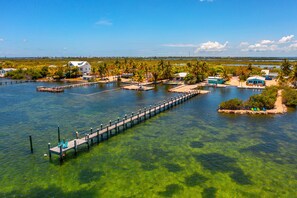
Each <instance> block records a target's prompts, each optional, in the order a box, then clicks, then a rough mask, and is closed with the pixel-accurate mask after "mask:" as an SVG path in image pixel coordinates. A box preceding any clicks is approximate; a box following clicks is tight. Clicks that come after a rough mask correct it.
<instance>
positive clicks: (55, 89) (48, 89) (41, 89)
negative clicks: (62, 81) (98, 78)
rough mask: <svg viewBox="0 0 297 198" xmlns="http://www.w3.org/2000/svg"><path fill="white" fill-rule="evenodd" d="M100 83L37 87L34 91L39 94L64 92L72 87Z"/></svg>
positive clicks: (90, 83)
mask: <svg viewBox="0 0 297 198" xmlns="http://www.w3.org/2000/svg"><path fill="white" fill-rule="evenodd" d="M99 83H101V82H86V83H78V84H71V85H63V86H56V87H37V88H36V91H39V92H52V93H56V92H64V89H69V88H74V87H83V86H90V85H95V84H99Z"/></svg>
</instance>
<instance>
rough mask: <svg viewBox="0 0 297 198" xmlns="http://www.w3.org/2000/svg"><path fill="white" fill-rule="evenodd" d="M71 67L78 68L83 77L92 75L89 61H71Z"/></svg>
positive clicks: (69, 64) (69, 63)
mask: <svg viewBox="0 0 297 198" xmlns="http://www.w3.org/2000/svg"><path fill="white" fill-rule="evenodd" d="M68 66H69V67H78V68H79V71H80V72H81V73H82V74H83V75H89V74H90V73H91V65H90V63H88V62H87V61H69V62H68Z"/></svg>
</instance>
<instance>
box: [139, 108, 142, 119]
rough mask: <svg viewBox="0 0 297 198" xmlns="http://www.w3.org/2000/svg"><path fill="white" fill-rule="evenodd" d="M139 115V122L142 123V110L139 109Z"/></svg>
mask: <svg viewBox="0 0 297 198" xmlns="http://www.w3.org/2000/svg"><path fill="white" fill-rule="evenodd" d="M139 115H140V117H139V121H138V122H141V121H142V120H141V109H139Z"/></svg>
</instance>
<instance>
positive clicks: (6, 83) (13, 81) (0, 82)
mask: <svg viewBox="0 0 297 198" xmlns="http://www.w3.org/2000/svg"><path fill="white" fill-rule="evenodd" d="M30 82H36V80H12V81H0V86H4V85H13V84H23V83H30Z"/></svg>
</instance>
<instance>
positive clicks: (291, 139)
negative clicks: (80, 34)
mask: <svg viewBox="0 0 297 198" xmlns="http://www.w3.org/2000/svg"><path fill="white" fill-rule="evenodd" d="M41 85H47V86H51V85H54V83H51V84H49V83H29V84H18V85H12V86H2V87H0V104H1V108H0V167H1V169H0V197H82V196H83V197H296V188H297V146H296V145H297V135H296V128H297V127H296V126H297V122H296V118H297V116H296V115H297V113H296V111H294V110H292V111H290V112H289V113H287V114H285V115H276V116H260V115H257V116H248V115H243V116H238V115H225V114H218V113H217V112H216V108H217V107H218V104H219V103H220V102H221V101H223V100H227V99H230V98H233V97H239V98H241V99H247V98H248V97H249V96H250V95H252V94H255V93H258V92H253V91H252V90H241V89H236V88H226V89H211V91H212V92H211V93H210V94H208V95H200V96H197V97H195V98H192V99H191V100H189V101H187V102H185V103H183V104H182V105H179V106H177V107H174V108H173V109H171V110H169V111H166V112H164V113H161V114H159V115H157V116H156V117H154V118H152V119H149V120H147V121H145V122H144V123H141V124H139V125H136V126H135V127H133V128H131V129H128V130H126V131H124V132H123V133H121V134H119V135H117V136H114V137H113V138H111V139H110V140H108V141H105V142H103V143H102V144H99V145H94V146H92V147H91V149H90V150H89V151H87V148H85V147H82V148H81V149H80V150H79V153H78V156H74V154H73V153H72V152H69V153H67V156H66V160H65V161H64V163H63V164H62V165H60V164H59V160H58V157H57V156H55V155H54V156H53V157H52V160H51V161H49V159H48V157H44V156H43V154H44V153H47V143H48V142H51V144H52V145H55V144H57V126H58V125H59V126H60V129H61V137H62V138H66V139H70V138H73V137H74V132H75V131H76V130H77V131H79V132H81V131H86V130H89V129H90V127H93V128H96V127H98V126H99V125H100V124H101V123H107V122H109V120H114V119H116V118H117V117H118V116H120V117H121V118H122V117H123V115H124V114H125V113H131V112H132V111H134V112H136V111H137V110H138V109H140V108H141V107H144V106H148V105H150V104H155V103H156V102H158V101H161V100H164V99H165V98H169V97H172V96H174V95H175V94H172V93H169V92H167V90H168V88H169V87H168V86H160V85H159V86H157V87H156V89H155V90H153V91H148V92H135V91H127V90H121V89H119V87H118V85H117V84H106V85H97V86H90V87H80V88H74V89H68V90H66V91H65V93H61V94H52V93H38V92H36V91H35V89H36V86H41ZM29 135H32V137H33V144H34V154H30V147H29V139H28V136H29Z"/></svg>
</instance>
